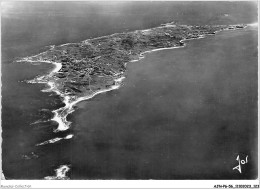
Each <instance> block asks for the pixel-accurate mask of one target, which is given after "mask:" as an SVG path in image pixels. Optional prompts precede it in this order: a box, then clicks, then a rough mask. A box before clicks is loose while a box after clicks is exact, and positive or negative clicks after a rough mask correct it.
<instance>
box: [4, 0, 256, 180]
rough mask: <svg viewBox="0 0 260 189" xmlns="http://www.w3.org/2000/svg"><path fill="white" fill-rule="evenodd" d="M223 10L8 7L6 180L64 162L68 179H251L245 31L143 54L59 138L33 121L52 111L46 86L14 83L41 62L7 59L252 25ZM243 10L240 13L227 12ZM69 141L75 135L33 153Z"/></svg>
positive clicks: (36, 174) (252, 73)
mask: <svg viewBox="0 0 260 189" xmlns="http://www.w3.org/2000/svg"><path fill="white" fill-rule="evenodd" d="M233 5H234V4H232V3H225V4H223V5H219V4H217V5H216V4H214V6H212V5H211V4H210V3H209V4H203V5H202V4H192V6H191V5H190V4H189V6H187V4H185V3H175V4H174V3H173V4H170V3H154V4H152V3H150V2H142V3H140V4H138V5H137V4H134V3H130V2H128V3H126V4H124V3H111V4H109V3H108V4H106V3H97V4H95V3H93V2H92V3H84V4H80V3H74V4H73V3H69V4H67V3H61V2H59V3H58V2H52V3H51V2H43V3H35V2H34V3H29V2H27V3H26V2H23V3H20V2H15V6H14V4H13V5H12V6H9V9H4V11H3V9H2V11H3V14H2V18H1V23H2V61H1V62H2V63H1V70H2V78H1V80H2V89H1V92H2V123H1V124H2V130H3V133H2V137H3V143H2V154H3V155H2V162H3V171H4V174H5V176H6V177H7V179H42V178H44V177H45V176H51V175H54V169H56V168H57V167H58V166H60V165H64V164H66V165H71V170H70V171H69V173H68V176H69V177H70V178H71V179H151V178H154V179H185V178H188V179H193V178H199V179H207V178H210V179H214V178H222V179H223V178H226V179H228V178H243V179H244V178H255V173H256V167H257V166H256V159H255V158H256V153H257V151H256V144H257V142H256V141H257V137H256V134H257V48H256V47H257V32H256V31H253V30H247V31H239V32H237V31H234V32H225V33H221V34H219V35H217V36H212V37H208V38H206V39H201V40H194V41H189V42H188V45H187V47H186V48H185V49H175V50H165V51H161V52H154V53H152V54H149V55H147V56H146V58H145V59H143V60H141V61H139V62H135V63H132V64H129V65H128V72H127V78H126V80H125V81H124V86H122V87H121V88H120V89H119V90H116V91H111V92H108V93H106V94H101V95H98V96H96V97H95V98H93V99H91V100H89V101H87V102H82V103H80V104H79V105H78V109H77V111H75V112H74V113H73V114H72V115H70V116H69V117H70V119H71V121H73V124H72V128H71V129H70V130H69V131H67V132H65V133H53V132H52V131H53V129H55V128H56V126H57V125H56V123H54V122H50V121H49V122H43V123H38V124H32V123H33V122H35V121H37V120H43V121H44V120H48V119H50V118H51V117H52V114H51V110H53V109H56V108H58V107H60V106H62V104H61V101H60V99H59V97H58V96H56V95H54V94H52V93H43V92H41V91H40V90H42V89H43V88H44V87H45V86H43V85H32V84H27V83H25V82H21V81H24V80H27V79H32V78H34V77H35V76H37V75H42V74H44V73H47V72H48V71H49V70H50V69H51V65H49V64H40V65H31V64H25V63H12V62H13V60H14V59H15V58H17V57H22V56H28V55H32V54H35V53H38V52H40V51H42V50H44V49H46V45H50V44H61V43H67V42H76V41H80V40H84V39H87V38H89V37H96V36H101V35H108V34H111V33H114V32H122V31H128V30H134V29H143V28H150V27H154V26H158V25H159V24H161V23H165V22H169V21H172V20H177V21H179V22H181V23H188V24H191V23H194V24H203V23H209V22H211V23H233V24H235V23H251V22H254V21H255V15H254V14H255V13H256V10H255V7H254V5H252V4H250V3H244V4H243V3H241V4H236V6H233ZM221 6H222V8H221ZM10 7H11V8H10ZM147 7H149V9H148V8H147ZM187 7H189V8H187ZM192 7H193V9H192ZM214 7H215V8H214ZM216 7H218V8H216ZM228 7H229V8H228ZM230 7H235V8H230ZM202 9H203V10H205V11H204V13H203V14H202V13H201V11H200V10H202ZM242 9H243V10H248V11H242V12H241V11H240V13H241V14H238V12H239V11H237V10H242ZM219 10H221V11H219ZM224 13H229V14H230V17H229V18H228V19H226V18H224V17H222V16H223V14H224ZM249 13H250V14H249ZM205 14H207V15H208V16H205ZM191 15H193V18H194V19H193V20H191V19H190V18H192V17H191ZM194 15H195V16H196V17H195V16H194ZM221 15H222V16H221ZM195 18H200V19H195ZM68 133H72V134H74V135H75V136H74V138H73V139H71V140H63V141H60V142H57V143H55V144H49V145H45V146H35V145H36V144H37V143H39V142H43V141H46V140H49V139H52V138H54V137H63V136H65V135H67V134H68ZM32 152H33V153H34V154H35V155H32ZM238 154H240V156H241V157H244V156H246V155H249V158H250V161H249V162H250V163H248V164H247V165H246V166H247V167H244V169H243V174H239V173H236V172H235V171H233V170H232V168H233V167H234V166H236V161H235V158H236V155H238Z"/></svg>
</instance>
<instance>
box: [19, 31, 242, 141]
mask: <svg viewBox="0 0 260 189" xmlns="http://www.w3.org/2000/svg"><path fill="white" fill-rule="evenodd" d="M246 27H247V26H246ZM151 29H152V28H151ZM151 29H147V30H141V31H144V32H145V31H149V30H151ZM237 29H244V28H232V29H229V28H227V29H221V30H218V31H215V33H214V34H204V35H198V37H194V38H183V39H181V40H180V41H179V42H180V45H179V46H173V47H165V48H157V49H152V50H148V51H144V52H141V53H140V54H139V56H138V58H137V59H134V60H130V61H129V62H136V61H139V60H141V59H142V58H145V54H146V53H152V52H155V51H161V50H166V49H175V48H183V47H185V46H186V43H184V41H188V40H194V39H202V38H205V37H206V36H207V35H215V34H216V33H218V32H221V31H224V30H237ZM136 31H138V30H136ZM116 34H117V33H114V34H112V35H108V36H113V35H116ZM104 37H106V36H101V37H97V38H93V39H87V40H83V41H82V42H88V41H89V40H94V39H102V38H104ZM68 44H75V43H66V44H62V45H59V47H61V46H65V45H68ZM51 48H54V45H52V46H51ZM45 53H46V52H42V53H39V54H37V55H34V56H31V57H29V58H32V57H37V56H39V55H42V54H45ZM17 62H31V63H32V62H43V63H51V64H54V65H55V67H54V68H53V69H52V70H51V71H50V73H49V74H47V75H43V76H40V77H36V78H34V79H33V80H31V81H28V83H44V84H47V85H48V86H49V88H47V89H44V90H42V92H54V93H56V94H57V95H58V96H60V97H61V99H62V102H63V103H64V104H65V106H63V107H61V108H59V109H56V110H53V111H52V113H53V114H54V116H53V118H52V119H51V120H52V121H55V122H57V123H58V127H57V128H56V129H55V130H54V131H53V132H61V131H66V130H68V129H69V128H70V125H71V122H69V121H67V116H68V115H69V114H71V113H72V112H74V106H75V105H76V104H77V103H79V102H81V101H85V100H88V99H91V98H93V97H95V96H96V95H98V94H101V93H105V92H108V91H112V90H115V89H118V88H120V86H121V84H122V81H123V80H124V79H125V76H124V73H118V74H117V75H116V76H118V75H119V76H120V77H117V78H113V79H114V84H113V85H111V86H110V87H109V88H105V89H101V90H97V91H94V92H93V93H92V94H90V95H89V94H88V95H85V96H81V97H77V96H72V95H70V94H66V93H62V92H61V91H59V90H58V88H57V84H56V83H55V80H51V81H50V80H46V79H45V78H50V77H52V76H53V75H54V74H55V73H58V72H59V71H60V69H61V68H62V63H59V62H54V61H48V60H41V61H38V60H30V59H28V58H23V59H21V60H19V61H17ZM129 62H126V63H125V66H126V64H127V63H129ZM67 137H68V136H67ZM67 137H64V138H54V139H50V140H48V141H45V142H42V143H40V144H36V145H37V146H39V145H44V144H49V143H54V142H57V141H60V140H62V139H71V138H73V135H70V136H69V137H68V138H67Z"/></svg>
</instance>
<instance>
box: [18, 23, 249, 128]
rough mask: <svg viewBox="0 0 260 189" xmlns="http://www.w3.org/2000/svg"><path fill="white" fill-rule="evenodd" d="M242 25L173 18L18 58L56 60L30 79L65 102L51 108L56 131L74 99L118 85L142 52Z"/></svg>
mask: <svg viewBox="0 0 260 189" xmlns="http://www.w3.org/2000/svg"><path fill="white" fill-rule="evenodd" d="M244 27H246V25H205V26H187V25H178V24H176V23H174V22H172V23H167V24H163V25H161V26H159V27H155V28H151V29H146V30H136V31H133V32H126V33H115V34H112V35H108V36H103V37H98V38H93V39H87V40H84V41H82V42H79V43H68V44H63V45H59V46H52V47H51V48H50V49H49V50H47V51H45V52H43V53H40V54H38V55H35V56H30V57H26V58H23V59H21V60H19V61H25V62H47V63H53V64H56V68H55V69H54V70H52V72H51V73H50V74H48V75H45V76H41V77H37V78H35V79H34V80H32V81H30V82H32V83H47V84H49V86H50V89H48V90H45V91H54V92H56V93H57V94H59V95H60V96H61V97H62V98H63V100H64V102H65V104H66V105H65V106H64V107H62V108H60V109H58V110H55V111H54V112H53V113H54V118H53V120H54V121H57V122H58V123H59V126H58V128H57V129H56V131H64V130H67V129H68V128H69V125H70V122H68V121H67V120H66V117H67V115H68V114H69V113H71V112H72V111H73V106H74V105H75V104H76V103H77V102H79V101H81V100H86V99H89V98H91V97H93V96H94V95H96V94H98V93H102V92H104V91H108V90H112V89H115V88H118V87H119V86H120V83H121V81H122V79H123V78H124V74H125V70H126V64H127V63H129V62H131V61H136V60H139V59H140V58H142V57H143V56H142V55H143V54H144V53H145V52H149V51H153V50H158V49H163V48H178V47H183V46H184V45H185V44H184V42H183V41H184V40H189V39H196V38H201V37H203V36H205V35H214V34H215V33H216V32H218V31H221V30H225V29H242V28H244Z"/></svg>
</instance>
